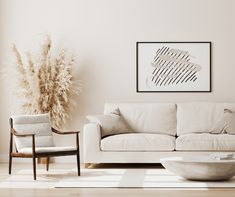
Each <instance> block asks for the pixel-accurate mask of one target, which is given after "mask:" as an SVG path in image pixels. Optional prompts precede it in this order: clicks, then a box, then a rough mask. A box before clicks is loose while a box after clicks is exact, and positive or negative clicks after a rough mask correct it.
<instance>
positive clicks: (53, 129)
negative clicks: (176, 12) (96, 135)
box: [51, 127, 80, 135]
mask: <svg viewBox="0 0 235 197" xmlns="http://www.w3.org/2000/svg"><path fill="white" fill-rule="evenodd" d="M51 130H52V132H53V133H56V134H59V135H69V134H78V133H80V131H66V132H63V131H58V130H57V129H55V128H53V127H52V128H51Z"/></svg>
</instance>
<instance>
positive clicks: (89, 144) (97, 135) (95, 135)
mask: <svg viewBox="0 0 235 197" xmlns="http://www.w3.org/2000/svg"><path fill="white" fill-rule="evenodd" d="M100 141H101V131H100V125H99V124H97V123H88V124H85V125H84V129H83V144H84V160H85V162H86V160H90V159H89V158H91V157H94V156H95V155H96V154H97V152H100Z"/></svg>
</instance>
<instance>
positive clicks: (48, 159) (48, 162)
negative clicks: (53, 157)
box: [46, 157, 50, 171]
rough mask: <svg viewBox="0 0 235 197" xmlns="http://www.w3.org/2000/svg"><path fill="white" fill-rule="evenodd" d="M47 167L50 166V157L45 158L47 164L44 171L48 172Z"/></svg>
mask: <svg viewBox="0 0 235 197" xmlns="http://www.w3.org/2000/svg"><path fill="white" fill-rule="evenodd" d="M49 165H50V157H47V163H46V170H47V171H48V170H49Z"/></svg>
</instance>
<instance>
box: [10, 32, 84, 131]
mask: <svg viewBox="0 0 235 197" xmlns="http://www.w3.org/2000/svg"><path fill="white" fill-rule="evenodd" d="M12 51H13V53H14V56H15V63H16V68H17V69H16V70H17V74H18V85H19V89H20V90H21V91H20V94H19V96H20V98H21V99H22V106H21V107H22V111H23V112H24V113H26V114H39V113H50V117H51V122H52V125H53V126H55V127H57V128H61V127H63V126H64V124H65V123H66V120H67V118H68V117H69V112H70V110H71V109H72V108H73V107H74V105H75V102H74V101H73V99H74V98H75V97H74V95H79V93H80V92H81V85H80V82H78V81H77V83H75V80H74V78H73V76H72V67H73V66H74V65H75V64H76V62H75V60H74V58H73V56H68V55H67V53H66V51H65V50H64V49H61V50H59V51H58V52H57V54H56V55H55V56H53V57H52V42H51V38H50V36H48V35H46V37H45V40H44V42H43V44H42V45H41V48H40V53H39V55H37V56H36V57H33V55H32V54H31V53H26V58H25V61H23V58H22V56H21V55H20V53H19V51H18V49H17V47H16V46H15V45H13V46H12Z"/></svg>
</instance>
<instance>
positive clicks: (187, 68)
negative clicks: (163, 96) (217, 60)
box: [146, 46, 202, 86]
mask: <svg viewBox="0 0 235 197" xmlns="http://www.w3.org/2000/svg"><path fill="white" fill-rule="evenodd" d="M151 65H152V67H153V71H152V72H151V74H150V75H149V76H147V80H146V83H147V85H148V86H152V85H153V84H154V85H155V86H169V85H172V84H174V85H177V84H180V83H189V82H192V83H194V82H195V81H196V80H197V79H198V77H197V72H199V71H200V70H201V69H202V67H201V66H200V65H198V64H195V63H193V62H191V61H190V54H189V52H188V51H184V50H180V49H174V48H170V47H167V46H162V47H161V48H158V49H157V50H156V54H155V56H154V57H153V61H152V62H151Z"/></svg>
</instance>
